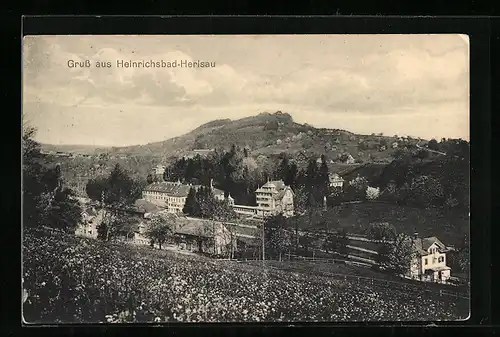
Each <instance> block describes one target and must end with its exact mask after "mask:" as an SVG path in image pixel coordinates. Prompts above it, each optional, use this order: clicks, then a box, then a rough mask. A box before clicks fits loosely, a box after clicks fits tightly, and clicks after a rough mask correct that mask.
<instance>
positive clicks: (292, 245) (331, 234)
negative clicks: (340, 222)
mask: <svg viewBox="0 0 500 337" xmlns="http://www.w3.org/2000/svg"><path fill="white" fill-rule="evenodd" d="M315 218H316V217H315ZM315 220H317V221H318V225H317V226H316V227H315V228H309V229H300V230H299V229H298V228H297V227H296V226H294V223H293V222H294V221H296V219H292V218H286V217H284V216H282V215H274V216H269V217H267V218H266V219H265V221H264V224H263V226H264V244H265V249H266V256H271V257H277V258H279V259H280V260H281V259H282V257H283V256H284V255H285V254H287V253H292V252H293V253H294V254H296V255H306V256H308V255H310V253H311V252H313V251H317V250H324V251H326V252H327V254H333V253H335V254H340V255H343V256H345V255H347V251H348V249H347V245H348V244H349V239H348V237H347V232H346V231H345V230H344V229H343V228H340V227H338V226H337V225H335V224H330V222H331V219H326V218H322V217H321V215H319V217H318V218H316V219H315Z"/></svg>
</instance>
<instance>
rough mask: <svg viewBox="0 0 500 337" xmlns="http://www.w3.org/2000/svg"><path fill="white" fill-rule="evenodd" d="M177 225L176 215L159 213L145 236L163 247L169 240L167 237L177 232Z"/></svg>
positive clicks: (151, 222)
mask: <svg viewBox="0 0 500 337" xmlns="http://www.w3.org/2000/svg"><path fill="white" fill-rule="evenodd" d="M176 226H177V224H176V217H175V215H173V214H169V215H163V214H157V215H155V216H154V217H153V218H152V219H151V221H150V223H149V224H148V226H147V228H146V232H145V236H146V237H147V238H149V239H150V240H151V241H152V242H154V243H157V244H158V246H159V248H160V249H161V245H162V244H164V243H165V242H166V241H167V238H168V237H170V236H173V234H174V233H175V230H176Z"/></svg>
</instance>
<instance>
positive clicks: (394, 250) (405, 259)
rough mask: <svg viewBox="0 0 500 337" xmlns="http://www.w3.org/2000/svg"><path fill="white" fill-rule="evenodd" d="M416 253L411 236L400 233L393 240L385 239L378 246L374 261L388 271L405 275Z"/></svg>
mask: <svg viewBox="0 0 500 337" xmlns="http://www.w3.org/2000/svg"><path fill="white" fill-rule="evenodd" d="M417 254H418V252H417V251H416V249H415V246H414V244H413V240H412V239H411V237H409V236H408V235H406V234H403V233H400V234H397V235H396V236H395V237H394V239H393V241H386V242H384V243H382V244H381V245H380V246H379V248H378V254H377V261H376V262H377V264H378V266H379V267H381V268H383V269H384V270H386V271H388V272H390V273H393V274H395V275H407V274H408V273H409V272H410V269H411V266H412V263H413V262H414V259H415V258H416V257H417Z"/></svg>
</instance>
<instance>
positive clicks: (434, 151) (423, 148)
mask: <svg viewBox="0 0 500 337" xmlns="http://www.w3.org/2000/svg"><path fill="white" fill-rule="evenodd" d="M419 143H420V141H419V142H418V143H417V144H416V146H417V148H419V149H421V150H426V151H429V152H433V153H437V154H440V155H442V156H446V153H444V152H440V151H436V150H431V149H429V148H428V147H422V146H420V144H419Z"/></svg>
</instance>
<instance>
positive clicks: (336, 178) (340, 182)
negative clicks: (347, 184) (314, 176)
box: [328, 173, 344, 189]
mask: <svg viewBox="0 0 500 337" xmlns="http://www.w3.org/2000/svg"><path fill="white" fill-rule="evenodd" d="M328 181H329V185H330V187H331V188H340V189H342V188H343V186H344V178H342V177H341V176H340V175H339V174H338V173H330V174H329V176H328Z"/></svg>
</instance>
